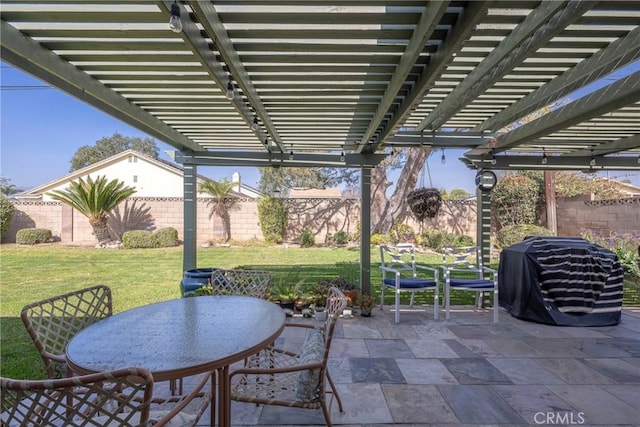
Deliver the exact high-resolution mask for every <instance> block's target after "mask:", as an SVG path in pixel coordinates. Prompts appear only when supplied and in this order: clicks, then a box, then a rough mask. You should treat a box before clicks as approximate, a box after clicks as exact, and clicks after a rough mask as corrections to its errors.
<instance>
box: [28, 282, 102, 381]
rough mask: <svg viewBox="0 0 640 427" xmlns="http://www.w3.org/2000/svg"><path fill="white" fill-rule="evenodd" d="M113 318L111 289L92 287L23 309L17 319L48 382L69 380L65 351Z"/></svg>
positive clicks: (34, 303) (29, 305) (99, 286)
mask: <svg viewBox="0 0 640 427" xmlns="http://www.w3.org/2000/svg"><path fill="white" fill-rule="evenodd" d="M112 314H113V303H112V298H111V289H109V288H108V287H107V286H104V285H98V286H92V287H89V288H85V289H80V290H77V291H73V292H68V293H65V294H62V295H58V296H54V297H52V298H47V299H44V300H41V301H36V302H33V303H31V304H28V305H26V306H25V307H24V308H23V309H22V312H21V313H20V317H21V318H22V322H23V323H24V325H25V326H26V327H27V332H29V335H30V336H31V339H32V340H33V343H34V344H35V345H36V348H37V349H38V352H39V353H40V357H42V361H43V362H44V366H45V369H46V371H47V377H49V378H62V377H65V376H69V375H70V372H69V371H68V368H67V364H66V359H65V348H66V346H67V343H68V342H69V340H70V339H71V338H73V336H74V335H76V334H77V333H78V332H80V331H81V330H82V329H84V328H86V327H87V326H89V325H91V324H93V323H95V322H97V321H98V320H100V319H103V318H105V317H107V316H111V315H112Z"/></svg>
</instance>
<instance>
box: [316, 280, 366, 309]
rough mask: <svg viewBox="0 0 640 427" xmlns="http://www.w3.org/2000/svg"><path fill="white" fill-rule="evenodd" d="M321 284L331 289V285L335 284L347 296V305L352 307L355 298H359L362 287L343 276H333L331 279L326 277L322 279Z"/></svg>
mask: <svg viewBox="0 0 640 427" xmlns="http://www.w3.org/2000/svg"><path fill="white" fill-rule="evenodd" d="M319 285H320V286H325V287H326V288H327V289H329V288H330V287H331V286H335V287H336V288H338V289H340V291H342V293H343V294H344V296H345V297H347V306H349V307H351V306H352V305H353V303H354V302H355V300H357V299H358V294H359V292H360V288H359V287H358V285H357V284H355V283H353V282H350V281H349V280H347V279H346V278H345V277H343V276H338V277H332V278H331V279H324V280H322V281H320V283H319Z"/></svg>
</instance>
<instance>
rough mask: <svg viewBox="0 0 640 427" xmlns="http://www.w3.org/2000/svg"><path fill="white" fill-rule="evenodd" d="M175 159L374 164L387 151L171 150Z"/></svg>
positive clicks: (182, 161)
mask: <svg viewBox="0 0 640 427" xmlns="http://www.w3.org/2000/svg"><path fill="white" fill-rule="evenodd" d="M168 154H169V155H170V156H171V157H172V158H173V160H174V161H175V162H177V163H180V164H184V165H188V164H194V165H202V166H255V167H269V166H271V167H296V168H304V167H316V168H317V167H331V168H373V167H376V166H377V165H378V163H380V162H381V161H382V160H384V159H385V158H386V157H387V155H386V154H353V153H345V155H344V158H343V157H342V155H336V154H307V153H295V154H294V155H293V157H291V155H290V154H288V153H266V152H257V151H255V152H254V151H252V152H249V151H196V152H171V153H168Z"/></svg>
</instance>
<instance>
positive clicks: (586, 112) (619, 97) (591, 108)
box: [466, 71, 640, 157]
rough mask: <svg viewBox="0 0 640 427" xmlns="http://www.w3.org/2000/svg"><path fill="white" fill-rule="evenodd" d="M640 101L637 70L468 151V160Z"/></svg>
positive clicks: (639, 76) (639, 82)
mask: <svg viewBox="0 0 640 427" xmlns="http://www.w3.org/2000/svg"><path fill="white" fill-rule="evenodd" d="M639 100H640V71H637V72H635V73H633V74H630V75H628V76H626V77H624V78H622V79H620V80H618V81H616V82H614V83H612V84H610V85H608V86H605V87H603V88H601V89H600V90H597V91H595V92H592V93H591V94H589V95H586V96H584V97H582V98H580V99H578V100H576V101H574V102H572V103H570V104H568V105H567V106H565V107H562V108H558V109H557V110H555V111H552V112H550V113H549V114H547V115H545V116H543V117H540V118H539V119H537V120H534V121H532V122H529V123H526V124H524V125H522V126H520V127H519V128H517V129H514V130H513V131H511V132H508V133H505V134H502V135H499V136H497V137H496V138H495V140H494V141H493V142H492V143H490V144H487V145H486V146H484V147H479V148H476V149H473V150H470V151H469V152H468V153H467V154H466V155H467V157H474V156H481V155H483V154H486V153H487V152H489V151H493V152H494V153H495V152H497V151H504V150H507V149H509V148H510V147H514V146H518V145H519V144H522V143H523V142H527V141H534V140H536V139H537V138H540V137H543V136H545V135H549V134H551V133H553V132H555V131H558V130H561V129H566V128H568V127H570V126H573V125H575V124H578V123H581V122H583V121H585V120H589V119H591V118H593V117H597V116H599V115H602V114H605V113H607V112H609V111H614V110H616V109H618V108H621V107H624V106H626V105H631V104H633V103H635V102H638V101H639Z"/></svg>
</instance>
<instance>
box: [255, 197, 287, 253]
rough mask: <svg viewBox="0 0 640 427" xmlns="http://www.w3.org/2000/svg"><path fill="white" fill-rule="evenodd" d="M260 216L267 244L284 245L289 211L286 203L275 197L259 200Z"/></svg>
mask: <svg viewBox="0 0 640 427" xmlns="http://www.w3.org/2000/svg"><path fill="white" fill-rule="evenodd" d="M258 216H259V217H260V229H261V230H262V235H263V236H264V240H265V242H267V243H282V238H283V235H284V229H285V225H286V223H287V209H286V208H285V205H284V201H282V200H281V199H275V198H273V197H263V198H261V199H258Z"/></svg>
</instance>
